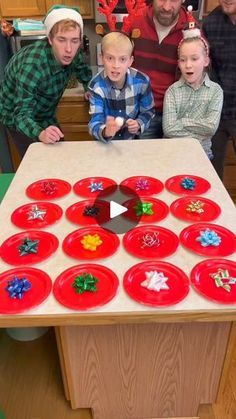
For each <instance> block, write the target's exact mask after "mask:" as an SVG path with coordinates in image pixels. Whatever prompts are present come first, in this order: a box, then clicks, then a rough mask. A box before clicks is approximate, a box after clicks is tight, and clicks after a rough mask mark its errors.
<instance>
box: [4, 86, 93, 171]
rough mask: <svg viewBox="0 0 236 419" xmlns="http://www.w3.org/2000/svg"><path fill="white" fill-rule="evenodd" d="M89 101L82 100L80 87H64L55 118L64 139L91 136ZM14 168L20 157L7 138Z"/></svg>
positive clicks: (79, 138)
mask: <svg viewBox="0 0 236 419" xmlns="http://www.w3.org/2000/svg"><path fill="white" fill-rule="evenodd" d="M88 111H89V102H87V101H85V100H84V94H83V91H82V89H80V88H75V89H66V90H65V92H64V95H63V96H62V98H61V100H60V102H59V104H58V107H57V119H58V122H59V124H60V127H61V130H62V132H63V133H64V136H65V137H64V139H65V141H88V140H92V139H93V138H92V137H91V136H90V135H89V132H88V121H89V113H88ZM8 143H9V148H10V153H11V159H12V164H13V168H14V170H17V168H18V166H19V164H20V162H21V158H20V156H19V154H18V151H17V149H16V147H15V145H14V144H13V142H12V140H11V138H8Z"/></svg>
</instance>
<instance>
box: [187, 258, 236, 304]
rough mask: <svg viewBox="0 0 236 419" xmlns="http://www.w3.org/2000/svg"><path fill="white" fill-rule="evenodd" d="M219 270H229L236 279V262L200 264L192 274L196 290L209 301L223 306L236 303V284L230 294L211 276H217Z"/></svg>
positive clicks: (225, 261)
mask: <svg viewBox="0 0 236 419" xmlns="http://www.w3.org/2000/svg"><path fill="white" fill-rule="evenodd" d="M218 269H223V270H227V271H228V273H229V275H230V276H231V277H234V278H236V262H233V261H231V260H226V259H210V260H204V261H203V262H200V263H198V264H197V265H196V266H195V267H194V268H193V269H192V272H191V274H190V278H191V282H192V285H193V286H194V288H195V289H196V290H197V291H198V292H199V293H200V294H201V295H203V296H204V297H206V298H207V299H209V300H212V301H216V302H217V303H223V304H234V303H236V284H232V285H231V290H230V292H227V291H226V290H225V289H224V288H222V287H217V286H216V285H215V281H214V279H213V278H211V276H210V274H215V273H217V272H218Z"/></svg>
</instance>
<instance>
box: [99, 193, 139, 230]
mask: <svg viewBox="0 0 236 419" xmlns="http://www.w3.org/2000/svg"><path fill="white" fill-rule="evenodd" d="M130 198H132V200H133V199H134V200H135V203H136V202H140V200H141V199H140V197H139V196H138V195H137V194H136V192H135V191H134V190H132V189H130V188H127V187H126V186H125V187H124V186H123V185H122V187H120V186H119V185H118V186H117V188H116V190H115V191H114V187H110V186H109V187H107V188H105V189H104V190H102V191H101V193H99V194H98V195H97V197H96V199H95V201H94V206H95V207H96V205H97V206H99V205H101V201H103V207H102V209H101V211H100V212H99V214H98V215H97V216H96V221H97V223H98V224H99V226H100V227H102V228H107V229H109V230H110V231H111V232H113V233H115V234H124V233H126V232H127V231H129V230H131V229H132V228H134V227H136V226H137V225H138V223H139V221H140V218H141V215H137V216H136V217H135V219H132V218H130V217H129V212H130V208H129V207H128V205H127V206H126V202H128V201H129V200H130ZM133 218H134V217H133Z"/></svg>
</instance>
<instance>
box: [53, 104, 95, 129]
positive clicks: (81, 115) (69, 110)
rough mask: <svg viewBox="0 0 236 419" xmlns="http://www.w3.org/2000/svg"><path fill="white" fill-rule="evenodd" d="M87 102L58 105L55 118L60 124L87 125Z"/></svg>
mask: <svg viewBox="0 0 236 419" xmlns="http://www.w3.org/2000/svg"><path fill="white" fill-rule="evenodd" d="M88 111H89V103H88V102H70V103H66V102H65V103H63V102H62V103H60V104H59V105H58V108H57V118H58V121H59V123H60V124H73V123H80V122H82V123H87V122H88V121H89V113H88Z"/></svg>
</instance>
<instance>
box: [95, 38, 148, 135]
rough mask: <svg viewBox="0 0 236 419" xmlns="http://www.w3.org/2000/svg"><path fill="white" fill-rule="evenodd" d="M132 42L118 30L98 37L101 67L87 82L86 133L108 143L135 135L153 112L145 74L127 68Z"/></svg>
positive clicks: (144, 125)
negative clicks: (100, 49)
mask: <svg viewBox="0 0 236 419" xmlns="http://www.w3.org/2000/svg"><path fill="white" fill-rule="evenodd" d="M132 54H133V44H132V41H131V40H130V38H129V37H128V36H127V35H126V34H124V33H121V32H110V33H108V34H107V35H105V36H104V37H103V39H102V60H103V66H104V70H102V71H101V72H99V73H98V74H97V75H96V76H94V77H93V79H92V80H91V81H90V83H89V86H88V88H89V92H90V99H89V100H90V111H89V113H90V115H91V119H90V122H89V130H90V134H91V135H93V136H94V137H95V138H96V139H97V140H101V141H104V142H108V141H109V140H111V139H114V140H128V139H132V138H137V137H138V136H139V135H140V134H141V133H143V132H144V130H145V129H147V128H148V126H149V124H150V121H151V119H152V118H153V117H154V115H155V108H154V100H153V95H152V91H151V87H150V81H149V78H148V76H147V75H145V74H144V73H141V72H140V71H137V70H135V69H134V68H131V65H132V62H133V55H132Z"/></svg>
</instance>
